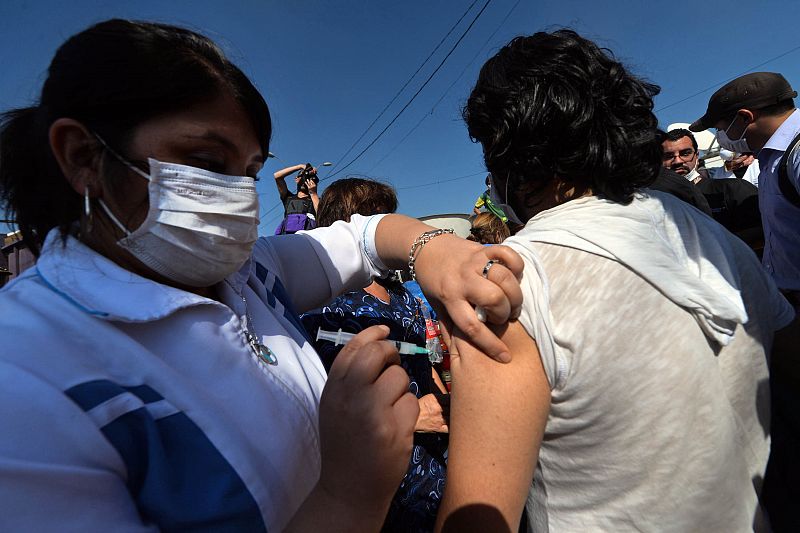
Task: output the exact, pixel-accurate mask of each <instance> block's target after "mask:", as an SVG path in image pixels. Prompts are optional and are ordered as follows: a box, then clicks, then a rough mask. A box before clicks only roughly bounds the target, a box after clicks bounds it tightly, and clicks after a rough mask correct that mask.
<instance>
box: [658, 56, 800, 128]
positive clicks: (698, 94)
mask: <svg viewBox="0 0 800 533" xmlns="http://www.w3.org/2000/svg"><path fill="white" fill-rule="evenodd" d="M797 50H800V46H795V47H794V48H792V49H791V50H787V51H786V52H783V53H782V54H778V55H776V56H775V57H771V58H769V59H767V60H766V61H764V62H763V63H759V64H758V65H755V66H754V67H750V68H749V69H747V70H745V71H744V72H742V73H741V74H737V75H736V76H733V77H732V78H728V79H726V80H723V81H721V82H719V83H715V84H714V85H710V86H708V87H706V88H705V89H703V90H700V91H697V92H696V93H694V94H690V95H689V96H687V97H686V98H682V99H680V100H678V101H677V102H673V103H671V104H669V105H665V106H663V107H659V108H658V109H656V110H655V111H653V112H654V113H658V112H659V111H663V110H665V109H669V108H670V107H674V106H676V105H678V104H682V103H683V102H685V101H686V100H691V99H692V98H694V97H695V96H700V95H701V94H703V93H707V92H708V91H710V90H712V89H716V88H717V87H719V86H720V85H722V84H724V83H728V82H729V81H732V80H735V79H736V78H738V77H740V76H744V75H745V74H748V73H750V72H753V71H754V70H755V69H757V68H760V67H763V66H764V65H766V64H767V63H772V62H773V61H775V60H776V59H780V58H782V57H783V56H787V55H789V54H791V53H792V52H796V51H797Z"/></svg>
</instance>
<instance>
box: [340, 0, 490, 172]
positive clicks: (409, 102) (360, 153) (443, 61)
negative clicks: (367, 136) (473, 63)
mask: <svg viewBox="0 0 800 533" xmlns="http://www.w3.org/2000/svg"><path fill="white" fill-rule="evenodd" d="M491 2H492V0H486V3H485V4H483V7H482V8H481V10H480V11H479V12H478V14H477V15H475V18H473V19H472V22H470V23H469V26H467V29H466V30H464V33H462V34H461V37H459V38H458V40H457V41H456V43H455V44H454V45H453V47H452V48H451V49H450V51H449V52H447V55H446V56H444V59H442V61H441V63H439V66H437V67H436V69H435V70H434V71H433V72H432V73H431V75H430V76H428V79H427V80H425V83H423V84H422V86H421V87H420V88H419V89H418V90H417V92H416V93H414V96H412V97H411V99H410V100H409V101H408V103H406V105H404V106H403V108H402V109H401V110H400V111H398V113H397V114H396V115H395V116H394V118H393V119H392V120H391V121H390V122H389V123H388V124H387V125H386V127H385V128H383V130H381V132H380V133H379V134H378V135H377V136H376V137H375V138H374V139H373V140H372V142H370V143H369V144H368V145H367V146H366V147H365V148H364V149H363V150H361V152H359V153H358V155H357V156H355V157H354V158H353V159H351V160H350V161H349V162H348V163H347V164H346V165H345V166H343V167H342V168H340V169H339V170H337V171H336V172H334V173H332V174H329V175H328V176H326V177H325V179H326V180H328V179H331V178H332V177H334V176H335V175H336V174H339V173H340V172H342V171H344V170H345V169H346V168H347V167H349V166H350V165H352V164H353V163H355V162H356V161H357V160H358V159H359V158H360V157H361V156H362V155H364V153H365V152H366V151H367V150H369V149H370V148H371V147H372V146H373V145H374V144H375V143H376V142H378V139H380V138H381V137H382V136H383V134H384V133H386V130H388V129H389V128H390V127H391V126H392V124H394V123H395V122H396V121H397V119H398V118H400V115H402V114H403V112H404V111H405V110H406V109H408V107H409V106H410V105H411V103H412V102H413V101H414V100H415V99H416V98H417V96H418V95H419V93H421V92H422V90H423V89H424V88H425V87H426V86H427V85H428V83H430V81H431V80H432V79H433V77H434V76H435V75H436V73H437V72H439V70H440V69H441V68H442V66H444V64H445V62H446V61H447V59H448V58H449V57H450V56H451V55H452V54H453V52H455V50H456V48H457V47H458V45H459V44H461V41H463V40H464V37H466V36H467V33H469V30H471V29H472V27H473V26H474V25H475V23H476V22H477V21H478V19H479V18H480V17H481V15H483V12H484V11H486V8H487V7H489V4H490V3H491Z"/></svg>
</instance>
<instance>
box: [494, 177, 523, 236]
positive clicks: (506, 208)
mask: <svg viewBox="0 0 800 533" xmlns="http://www.w3.org/2000/svg"><path fill="white" fill-rule="evenodd" d="M509 181H510V180H506V199H505V200H500V195H499V194H498V193H497V186H496V185H495V183H494V176H492V175H491V174H490V175H489V199H490V200H491V201H492V203H493V204H494V205H495V206H497V207H498V208H500V209H502V210H503V213H505V214H506V217H507V218H508V220H509V221H511V222H513V223H514V224H524V222H522V220H520V218H519V217H518V216H517V214H516V213H515V212H514V208H513V207H511V206H510V205H509V204H507V203H506V202H507V201H508V182H509Z"/></svg>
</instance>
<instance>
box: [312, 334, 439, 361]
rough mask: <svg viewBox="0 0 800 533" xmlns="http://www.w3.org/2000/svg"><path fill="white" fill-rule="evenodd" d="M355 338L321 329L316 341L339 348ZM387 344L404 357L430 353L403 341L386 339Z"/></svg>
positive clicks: (352, 335) (353, 335)
mask: <svg viewBox="0 0 800 533" xmlns="http://www.w3.org/2000/svg"><path fill="white" fill-rule="evenodd" d="M353 337H355V334H354V333H348V332H346V331H342V330H341V329H339V331H327V330H324V329H322V328H319V331H317V340H320V339H322V340H326V341H331V342H332V343H334V344H335V345H337V346H339V345H341V344H347V343H348V342H350V339H352V338H353ZM386 340H387V341H388V342H391V343H393V344H394V345H395V346H396V347H397V350H398V351H399V352H400V353H402V354H406V355H415V354H422V355H430V351H428V349H427V348H422V347H421V346H417V345H416V344H414V343H413V342H403V341H393V340H391V339H386Z"/></svg>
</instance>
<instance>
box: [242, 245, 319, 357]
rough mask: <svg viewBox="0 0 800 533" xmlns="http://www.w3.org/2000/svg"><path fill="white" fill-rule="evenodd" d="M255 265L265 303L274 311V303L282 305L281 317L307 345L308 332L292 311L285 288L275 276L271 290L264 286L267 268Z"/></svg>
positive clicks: (256, 262)
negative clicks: (264, 295)
mask: <svg viewBox="0 0 800 533" xmlns="http://www.w3.org/2000/svg"><path fill="white" fill-rule="evenodd" d="M255 264H256V278H258V280H259V281H261V284H262V285H264V289H265V292H266V295H267V303H268V304H269V305H270V307H272V308H273V309H275V304H276V301H278V302H280V303H281V304H282V305H283V316H284V318H285V319H286V320H288V321H289V322H290V323H291V324H292V325H293V326H294V328H295V329H296V330H297V332H298V333H299V334H300V336H302V337H303V338H304V339H305V340H307V341H308V342H309V343H310V342H312V341H311V338H310V337H309V336H308V332H307V331H306V328H304V327H303V323H302V322H300V315H298V314H297V311H295V310H294V305H292V299H291V298H290V297H289V293H288V292H287V291H286V287H284V286H283V283H281V280H280V278H278V276H275V283H273V285H272V288H271V289H270V288H269V287H267V286H266V281H267V277H268V276H269V271H268V270H267V268H266V267H265V266H264V265H262V264H261V263H259V262H258V261H255Z"/></svg>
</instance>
